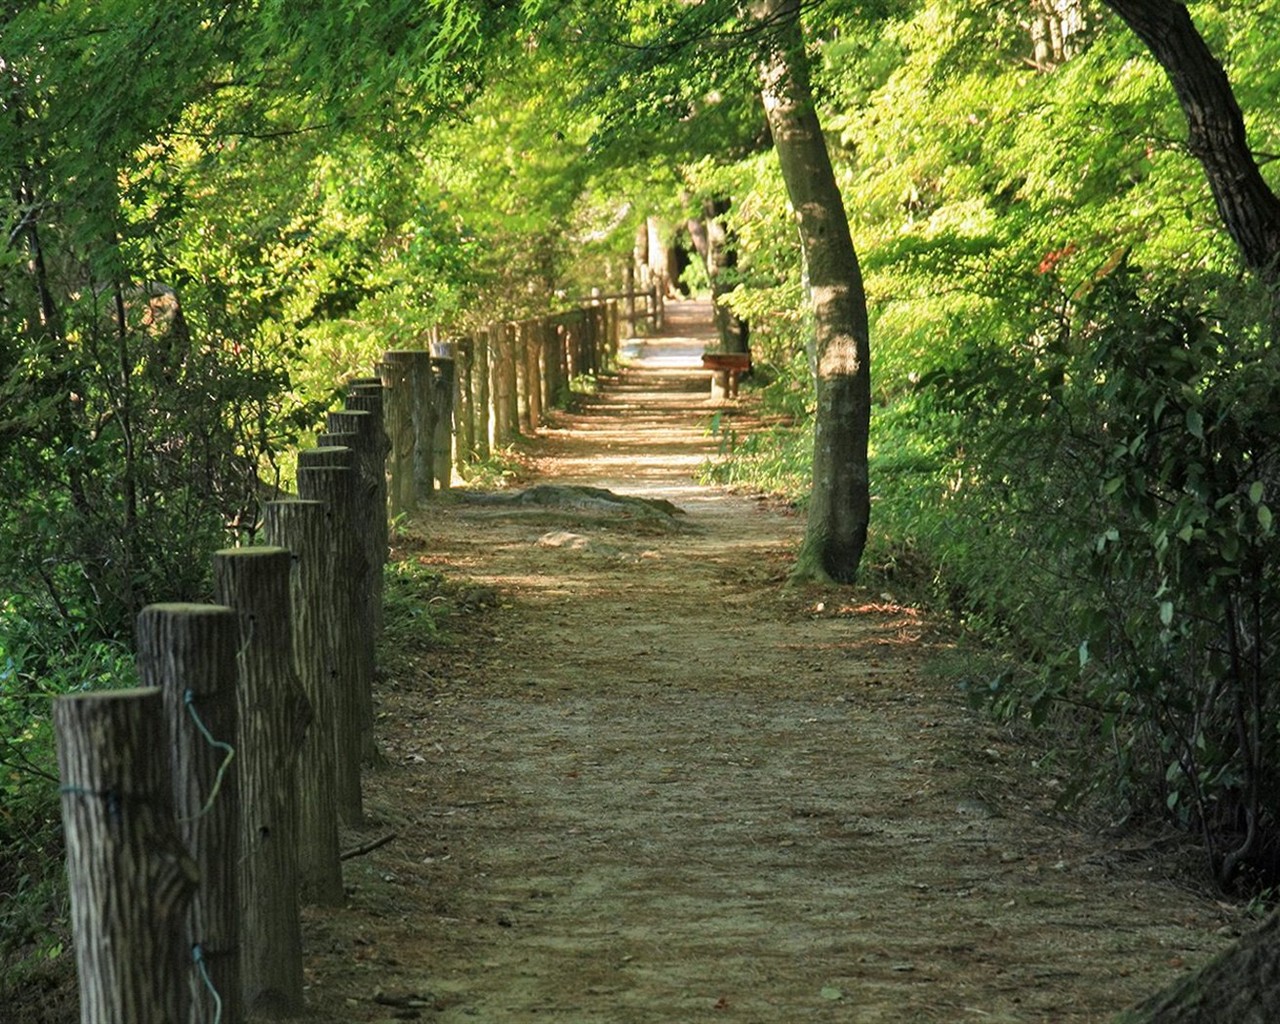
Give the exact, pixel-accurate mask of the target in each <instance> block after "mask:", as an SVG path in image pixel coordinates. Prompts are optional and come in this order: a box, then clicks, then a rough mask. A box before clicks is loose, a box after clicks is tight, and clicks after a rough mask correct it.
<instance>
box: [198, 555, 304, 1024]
mask: <svg viewBox="0 0 1280 1024" xmlns="http://www.w3.org/2000/svg"><path fill="white" fill-rule="evenodd" d="M213 571H214V580H215V583H216V588H217V592H218V599H219V600H220V601H221V602H222V603H223V604H226V605H229V606H230V607H232V608H234V609H235V611H236V614H237V616H238V618H239V623H240V646H239V653H238V655H237V661H238V667H239V688H238V694H239V705H240V725H239V730H238V734H237V735H238V742H237V743H236V751H237V752H238V753H239V755H240V757H239V761H240V822H241V826H240V861H239V863H240V977H241V982H242V986H243V991H244V1003H245V1007H246V1009H247V1010H248V1012H249V1013H250V1014H254V1013H265V1014H278V1015H285V1016H289V1015H296V1014H299V1013H301V1012H302V1008H303V1006H302V929H301V924H300V921H299V916H298V842H297V831H298V825H297V819H298V806H297V791H298V751H299V749H300V747H301V746H302V742H303V738H304V736H305V733H306V729H307V724H308V719H309V718H310V711H311V709H310V706H309V705H308V704H307V698H306V696H305V695H304V694H303V692H302V687H301V686H300V684H299V682H298V676H297V673H296V672H295V670H294V666H293V612H292V601H291V599H290V573H291V571H292V556H291V555H290V553H289V551H287V550H286V549H285V548H277V547H246V548H226V549H224V550H222V551H218V552H216V553H215V554H214V556H213Z"/></svg>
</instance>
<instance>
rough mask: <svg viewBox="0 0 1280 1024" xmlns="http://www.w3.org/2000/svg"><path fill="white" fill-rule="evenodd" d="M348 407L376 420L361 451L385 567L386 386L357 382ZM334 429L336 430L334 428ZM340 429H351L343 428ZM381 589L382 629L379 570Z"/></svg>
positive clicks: (379, 552) (387, 534)
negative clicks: (371, 486) (373, 491)
mask: <svg viewBox="0 0 1280 1024" xmlns="http://www.w3.org/2000/svg"><path fill="white" fill-rule="evenodd" d="M346 407H347V410H348V411H353V412H367V413H369V415H370V417H372V419H371V421H370V422H369V423H367V424H363V425H361V426H360V429H361V430H362V431H368V432H369V433H368V435H367V436H366V437H365V439H364V443H363V445H364V446H363V447H362V448H361V449H360V451H361V453H362V455H363V457H364V458H365V459H366V460H367V464H368V466H369V470H370V473H371V477H370V482H371V483H372V484H373V485H374V486H375V487H376V488H377V493H376V495H375V497H374V505H375V506H376V507H377V512H376V513H375V512H374V511H373V509H370V519H369V523H370V526H371V527H372V529H373V536H374V537H375V538H376V540H375V542H374V550H375V553H376V558H375V564H376V565H378V566H381V565H382V564H383V563H384V562H386V560H387V544H388V543H389V541H390V537H391V532H390V524H389V523H388V521H387V455H388V453H390V451H391V439H390V438H389V437H388V436H387V429H386V401H385V398H384V393H383V387H382V384H381V383H371V382H369V381H367V380H363V379H362V380H361V381H360V382H356V381H353V382H352V384H351V387H350V389H349V390H348V394H347V400H346ZM334 415H335V413H332V412H331V413H329V421H330V423H331V424H332V422H333V417H334ZM330 429H333V428H332V426H331V427H330ZM339 429H347V428H344V427H339ZM377 586H378V625H379V627H381V625H382V611H381V607H382V570H381V568H379V570H378V578H377Z"/></svg>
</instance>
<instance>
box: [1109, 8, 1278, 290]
mask: <svg viewBox="0 0 1280 1024" xmlns="http://www.w3.org/2000/svg"><path fill="white" fill-rule="evenodd" d="M1105 2H1106V5H1107V6H1108V7H1110V8H1111V9H1112V10H1113V11H1115V13H1116V14H1118V15H1119V16H1120V17H1121V18H1122V19H1123V20H1124V22H1125V24H1127V25H1128V26H1129V27H1130V28H1131V29H1132V30H1133V31H1134V33H1135V34H1136V35H1137V36H1138V38H1139V39H1141V40H1142V41H1143V43H1145V44H1146V46H1147V48H1148V49H1149V50H1150V51H1151V53H1152V55H1153V56H1154V57H1155V59H1156V60H1157V61H1158V62H1159V63H1160V66H1161V67H1163V68H1164V70H1165V72H1166V73H1167V74H1168V76H1169V81H1170V82H1172V84H1173V91H1174V92H1175V93H1176V94H1177V96H1178V103H1179V104H1180V105H1181V107H1182V112H1183V114H1185V115H1186V118H1187V147H1188V148H1189V149H1190V150H1191V154H1192V155H1193V156H1194V157H1195V158H1196V159H1197V160H1199V161H1200V166H1201V167H1203V168H1204V173H1205V176H1206V177H1207V178H1208V179H1209V187H1210V189H1211V190H1212V191H1213V199H1214V202H1215V203H1216V205H1217V207H1218V214H1219V216H1221V218H1222V221H1223V223H1224V224H1225V225H1226V227H1227V231H1228V232H1229V233H1230V235H1231V237H1232V239H1234V240H1235V243H1236V245H1237V246H1238V247H1239V248H1240V252H1241V254H1242V255H1243V256H1244V261H1245V263H1246V264H1247V265H1248V266H1249V268H1250V269H1251V270H1253V271H1254V272H1255V273H1257V274H1258V276H1259V277H1260V278H1262V280H1263V281H1265V282H1266V283H1267V284H1269V285H1275V284H1276V283H1277V281H1278V280H1280V272H1278V271H1280V268H1278V267H1277V257H1280V199H1277V197H1276V194H1275V193H1274V192H1272V191H1271V188H1270V187H1269V186H1268V185H1267V183H1266V181H1265V180H1264V179H1263V177H1262V173H1261V171H1259V170H1258V165H1257V162H1256V161H1255V160H1254V158H1253V153H1252V151H1251V150H1250V149H1249V141H1248V138H1247V137H1246V135H1245V127H1244V116H1243V115H1242V114H1241V113H1240V105H1239V104H1238V103H1237V102H1236V97H1235V93H1234V92H1232V89H1231V82H1230V81H1229V80H1228V79H1227V73H1226V72H1225V71H1224V70H1223V69H1222V65H1221V64H1220V63H1218V61H1217V60H1216V59H1215V58H1214V56H1213V54H1212V53H1210V52H1209V47H1208V46H1207V45H1205V41H1204V39H1202V38H1201V36H1200V33H1199V32H1198V31H1197V30H1196V27H1195V25H1194V24H1193V23H1192V21H1191V15H1190V13H1188V11H1187V8H1186V6H1185V5H1184V4H1182V3H1177V2H1175V0H1105Z"/></svg>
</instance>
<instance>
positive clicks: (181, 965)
mask: <svg viewBox="0 0 1280 1024" xmlns="http://www.w3.org/2000/svg"><path fill="white" fill-rule="evenodd" d="M53 725H54V730H55V734H56V741H57V747H58V768H59V771H60V774H61V778H62V789H61V792H62V820H63V825H64V828H65V831H66V842H67V880H68V883H69V885H70V891H71V925H72V931H73V934H74V939H75V950H76V965H77V967H78V968H79V973H80V1020H81V1022H82V1024H137V1022H148V1024H150V1022H155V1024H164V1022H168V1021H186V1020H188V1019H189V1017H188V1015H189V1012H190V1008H189V1003H190V989H189V988H188V976H189V973H190V971H191V968H192V950H191V947H190V946H188V945H186V940H185V931H186V915H187V906H188V903H189V902H190V900H191V897H192V894H193V893H194V891H195V885H196V874H195V865H194V864H193V863H192V861H191V858H190V857H189V856H187V852H186V850H185V849H184V848H183V846H182V843H181V841H180V840H179V838H178V833H177V826H176V824H175V822H174V818H173V797H172V794H171V792H170V780H169V744H168V739H167V736H166V730H165V721H164V698H163V696H162V695H161V693H160V691H159V690H156V689H146V690H141V689H139V690H116V691H113V692H108V693H84V694H77V695H75V696H70V697H59V698H58V699H57V700H56V701H54V704H53Z"/></svg>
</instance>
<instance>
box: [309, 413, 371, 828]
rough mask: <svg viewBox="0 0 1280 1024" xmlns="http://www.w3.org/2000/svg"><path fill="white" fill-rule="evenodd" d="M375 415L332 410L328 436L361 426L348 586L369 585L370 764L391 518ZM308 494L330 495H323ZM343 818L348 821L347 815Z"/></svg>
mask: <svg viewBox="0 0 1280 1024" xmlns="http://www.w3.org/2000/svg"><path fill="white" fill-rule="evenodd" d="M370 416H371V414H370V413H368V412H365V411H363V410H346V411H344V412H331V413H329V426H330V430H331V433H329V434H327V435H322V436H323V437H325V438H329V439H331V438H335V437H347V438H349V437H351V432H350V429H349V428H351V427H354V428H356V437H355V439H354V445H355V447H354V448H353V449H352V450H353V452H354V461H353V463H352V468H353V470H354V472H355V480H356V483H355V502H354V504H353V505H352V506H351V513H352V523H353V525H354V527H355V541H356V544H357V545H358V546H359V549H360V552H359V560H358V561H357V562H355V563H354V564H353V565H352V567H351V571H350V573H349V574H348V575H347V577H346V582H347V585H349V586H352V587H355V588H357V589H358V590H363V593H361V594H360V596H359V598H358V600H357V602H356V604H355V606H354V612H355V614H357V615H358V617H359V629H360V631H361V632H360V634H359V636H358V637H357V638H356V641H357V649H356V653H355V656H356V658H357V659H358V664H357V679H358V683H357V687H356V693H357V695H358V696H359V699H360V708H361V729H360V736H361V742H360V749H361V758H362V759H363V760H364V761H365V762H366V763H370V764H374V763H377V762H378V760H379V756H378V749H377V745H376V743H375V742H374V735H373V672H374V650H375V642H376V640H377V637H378V634H379V633H381V631H382V593H383V584H384V580H383V573H382V567H383V565H384V564H385V562H386V560H387V517H386V515H385V513H383V512H382V508H383V506H381V505H379V504H378V498H377V493H376V483H375V482H374V479H375V478H378V477H381V470H380V468H379V467H380V466H381V465H382V458H383V456H382V454H380V450H379V449H377V448H376V440H374V439H372V438H371V437H370V427H371V426H373V424H372V422H371V420H370V418H369V417H370ZM307 497H313V498H318V499H319V500H327V499H325V498H323V497H322V496H321V495H316V494H308V495H307ZM343 820H347V818H346V815H345V814H344V816H343Z"/></svg>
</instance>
